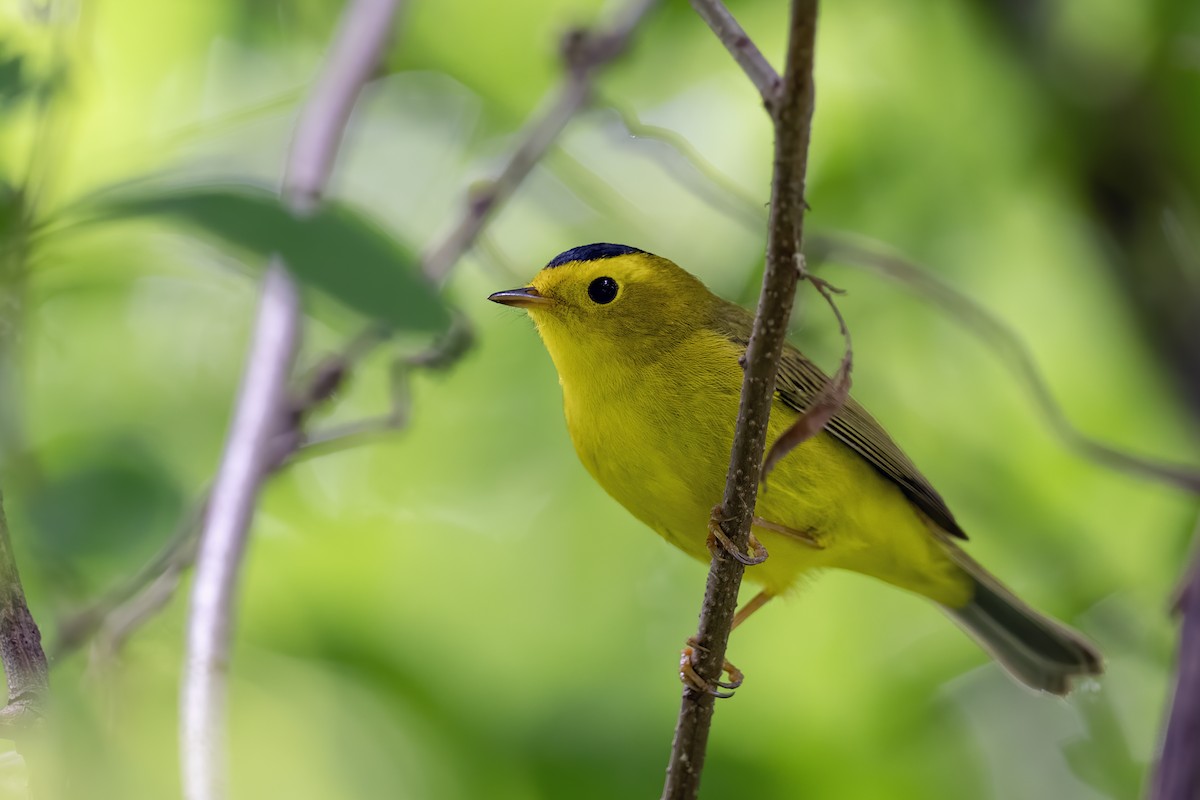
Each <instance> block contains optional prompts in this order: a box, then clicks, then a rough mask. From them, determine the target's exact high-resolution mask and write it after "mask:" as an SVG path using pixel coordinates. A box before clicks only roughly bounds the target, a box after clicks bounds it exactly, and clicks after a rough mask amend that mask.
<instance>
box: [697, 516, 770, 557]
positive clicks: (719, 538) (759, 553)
mask: <svg viewBox="0 0 1200 800" xmlns="http://www.w3.org/2000/svg"><path fill="white" fill-rule="evenodd" d="M723 521H724V518H723V517H722V516H721V507H720V506H717V507H715V508H713V510H712V516H711V517H709V519H708V539H707V541H706V542H705V544H706V545H707V547H708V552H710V553H712V554H713V555H714V556H715V555H719V554H720V553H719V552H718V548H719V549H720V552H724V553H727V554H729V556H730V557H732V558H733V559H734V560H735V561H738V562H740V563H742V564H744V565H745V566H747V567H753V566H755V565H757V564H761V563H763V562H764V561H766V560H767V556H768V555H769V554H768V553H767V548H765V547H763V543H762V542H760V541H759V540H758V538H757V537H756V536H755V535H754V531H750V548H751V549H752V550H753V551H754V555H747V554H746V553H744V552H742V551H741V550H739V549H738V548H737V546H736V545H734V543H733V542H732V541H731V540H730V538H729V537H728V536H726V535H725V531H724V530H722V528H721V523H722V522H723Z"/></svg>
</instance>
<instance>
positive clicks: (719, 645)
mask: <svg viewBox="0 0 1200 800" xmlns="http://www.w3.org/2000/svg"><path fill="white" fill-rule="evenodd" d="M816 26H817V2H816V0H793V1H792V3H791V21H790V26H789V30H788V46H787V63H786V66H785V68H784V74H783V82H782V88H781V91H780V94H779V97H778V102H777V103H770V102H768V103H767V108H768V109H769V110H770V111H771V116H772V119H773V122H774V123H775V164H774V175H773V179H772V184H771V213H770V221H769V227H768V230H767V263H766V271H765V273H764V275H763V288H762V294H761V295H760V297H759V303H758V312H757V314H756V316H755V319H754V328H753V331H752V333H751V335H750V342H749V344H748V345H747V347H746V356H745V364H744V369H745V372H744V375H743V381H742V395H741V403H740V406H739V409H738V418H737V426H736V428H735V431H734V437H733V450H732V452H731V454H730V459H729V474H728V476H727V478H726V483H725V495H724V498H723V499H722V501H721V505H720V506H719V507H718V510H719V516H720V518H721V527H722V528H723V530H724V532H725V535H726V537H728V538H729V539H730V540H731V541H732V543H733V547H734V548H737V549H739V550H740V551H741V552H745V551H746V548H747V546H748V544H749V541H750V526H751V522H752V520H753V516H754V504H755V500H756V499H757V496H758V483H759V476H760V474H761V469H762V458H763V450H764V449H765V447H766V434H767V422H768V420H769V418H770V413H771V404H772V399H773V397H774V394H775V379H776V375H777V373H778V371H779V358H780V355H781V354H782V352H783V346H784V343H785V340H786V337H787V328H788V318H789V317H790V316H791V312H792V302H793V300H794V298H795V294H796V281H797V279H798V277H799V275H800V267H801V266H802V256H801V255H800V248H801V242H802V240H803V233H804V209H805V202H804V186H805V176H806V172H807V166H808V142H809V134H810V129H811V121H812V112H813V79H812V66H813V48H814V40H815V36H816ZM743 35H744V34H743ZM735 55H736V53H735ZM756 85H757V82H756ZM744 571H745V567H744V566H743V565H742V563H741V562H740V561H738V560H735V559H734V558H731V557H728V556H727V555H725V554H724V553H722V552H721V551H720V550H716V551H715V554H714V556H713V559H712V564H711V566H710V568H709V573H708V583H707V586H706V588H705V592H704V602H703V604H702V606H701V608H700V624H699V628H698V629H697V631H696V636H695V639H694V642H695V645H696V647H695V652H696V653H697V658H696V659H695V661H694V664H693V668H694V669H695V671H696V672H697V673H698V674H699V675H700V677H701V678H702V679H703V680H705V681H708V682H715V681H716V680H717V679H718V678H719V677H720V675H721V671H722V665H723V664H724V661H725V650H726V647H727V646H728V643H729V633H730V630H731V628H732V625H733V616H734V611H735V610H736V606H737V595H738V588H739V587H740V586H741V582H742V574H743V572H744ZM713 703H714V697H713V695H712V694H711V693H709V692H700V691H697V690H695V689H693V688H691V687H686V688H685V689H684V691H683V698H682V701H681V704H680V709H679V720H678V722H677V724H676V726H675V739H674V742H673V744H672V747H671V757H670V761H669V763H668V765H667V779H666V783H665V785H664V787H663V794H662V797H663V798H664V800H683V799H685V798H686V799H688V800H690V798H694V797H696V795H697V793H698V792H699V789H700V775H701V771H702V770H703V768H704V757H705V753H706V750H707V746H708V733H709V730H710V728H711V725H712V716H713Z"/></svg>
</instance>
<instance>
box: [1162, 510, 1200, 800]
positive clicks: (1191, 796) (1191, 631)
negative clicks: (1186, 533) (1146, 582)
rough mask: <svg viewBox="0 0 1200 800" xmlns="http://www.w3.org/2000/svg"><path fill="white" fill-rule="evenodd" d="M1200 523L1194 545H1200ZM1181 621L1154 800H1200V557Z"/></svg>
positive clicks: (1182, 599)
mask: <svg viewBox="0 0 1200 800" xmlns="http://www.w3.org/2000/svg"><path fill="white" fill-rule="evenodd" d="M1197 537H1200V523H1198V524H1197V526H1196V533H1195V534H1193V536H1192V541H1193V542H1196V541H1200V539H1198V538H1197ZM1175 608H1176V610H1177V611H1178V612H1179V616H1180V617H1181V620H1180V626H1179V655H1178V660H1179V665H1178V668H1177V672H1176V676H1175V691H1174V693H1173V694H1172V696H1171V710H1170V716H1169V717H1168V719H1167V727H1166V732H1165V733H1164V735H1163V743H1162V752H1161V753H1160V754H1159V759H1158V763H1157V764H1156V765H1155V768H1154V774H1153V778H1152V783H1151V787H1150V800H1196V798H1197V797H1200V759H1198V758H1196V754H1197V753H1200V553H1197V554H1195V555H1194V556H1193V558H1192V565H1191V568H1190V569H1189V571H1188V574H1187V578H1186V582H1185V583H1184V585H1183V587H1182V588H1181V589H1180V591H1179V599H1178V601H1177V602H1176V604H1175Z"/></svg>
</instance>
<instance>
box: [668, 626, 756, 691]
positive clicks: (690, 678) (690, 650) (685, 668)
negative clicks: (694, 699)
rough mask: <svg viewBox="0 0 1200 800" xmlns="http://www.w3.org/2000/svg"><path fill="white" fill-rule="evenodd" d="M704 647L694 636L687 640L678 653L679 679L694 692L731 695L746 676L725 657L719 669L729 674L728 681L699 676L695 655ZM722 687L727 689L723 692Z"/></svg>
mask: <svg viewBox="0 0 1200 800" xmlns="http://www.w3.org/2000/svg"><path fill="white" fill-rule="evenodd" d="M704 649H705V648H704V647H701V646H700V645H699V644H698V643H697V642H696V637H695V636H693V637H691V638H690V639H688V640H687V647H685V648H683V650H682V651H681V652H680V653H679V681H680V682H681V683H682V684H683V685H684V686H686V687H688V688H689V689H691V690H692V691H695V692H700V693H702V694H711V695H712V696H713V697H733V690H734V689H736V688H738V687H739V686H741V685H742V681H743V680H745V678H746V676H745V675H743V674H742V671H741V670H740V669H738V668H737V667H735V666H734V665H733V664H730V663H729V659H725V663H724V665H722V667H721V671H722V673H723V674H725V675H728V676H729V680H728V681H719V680H714V681H709V680H706V679H705V678H703V677H701V676H700V673H699V672H697V671H696V664H695V657H696V651H697V650H704ZM722 689H728V690H729V691H724V692H723V691H721V690H722Z"/></svg>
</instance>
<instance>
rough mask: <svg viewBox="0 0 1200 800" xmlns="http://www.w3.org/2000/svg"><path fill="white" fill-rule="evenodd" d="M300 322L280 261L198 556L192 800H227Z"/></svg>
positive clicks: (187, 758) (186, 682) (188, 782)
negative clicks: (254, 585)
mask: <svg viewBox="0 0 1200 800" xmlns="http://www.w3.org/2000/svg"><path fill="white" fill-rule="evenodd" d="M300 316H301V315H300V294H299V291H298V287H297V286H296V283H295V281H294V280H293V279H292V278H291V277H290V276H289V275H288V274H287V268H286V267H285V266H284V265H283V263H282V262H280V261H275V262H274V263H272V265H271V266H270V267H269V268H268V270H267V275H266V278H265V279H264V281H263V291H262V299H261V300H260V302H259V307H258V322H257V324H256V326H255V330H254V340H253V344H252V346H251V350H250V354H249V357H248V358H247V360H246V371H245V375H244V377H243V379H242V389H241V392H240V393H239V397H238V404H237V409H236V410H235V412H234V418H233V423H232V425H231V426H230V431H229V437H228V439H227V440H226V443H225V453H224V455H223V456H222V458H221V468H220V470H219V471H218V473H217V478H216V482H215V483H214V484H213V492H212V497H211V499H210V500H209V506H208V514H207V515H206V521H205V524H204V528H203V532H202V533H201V536H200V549H199V551H198V552H197V556H196V578H195V582H194V583H193V585H192V594H191V604H190V608H189V611H188V625H187V655H186V660H185V662H184V675H183V685H182V688H181V693H180V716H181V719H180V755H181V758H182V761H183V789H184V797H186V798H188V800H219V799H220V798H224V797H226V796H227V789H226V774H227V766H226V759H227V754H226V752H225V748H226V745H225V716H226V713H225V711H226V709H225V675H226V671H227V669H228V663H229V642H230V638H231V632H232V627H233V619H232V617H233V603H234V593H235V589H236V587H237V579H238V575H239V573H240V571H241V562H242V557H243V555H244V553H245V547H246V539H247V536H248V534H249V529H250V522H251V520H252V519H253V517H254V509H255V506H256V504H257V502H258V492H259V489H260V487H261V485H262V481H263V477H264V476H265V473H266V466H267V462H268V459H269V456H270V447H271V442H272V439H273V438H274V436H275V435H276V434H277V433H278V432H279V430H280V429H281V427H282V424H283V419H284V414H285V412H286V409H287V382H288V375H289V374H290V373H291V368H292V361H293V359H294V358H295V354H296V349H297V347H298V345H299V341H300Z"/></svg>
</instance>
